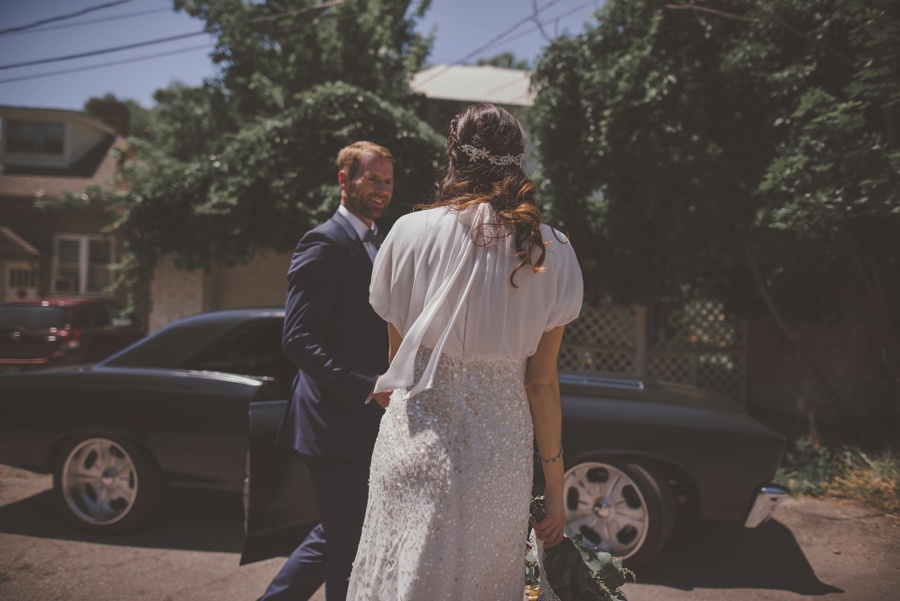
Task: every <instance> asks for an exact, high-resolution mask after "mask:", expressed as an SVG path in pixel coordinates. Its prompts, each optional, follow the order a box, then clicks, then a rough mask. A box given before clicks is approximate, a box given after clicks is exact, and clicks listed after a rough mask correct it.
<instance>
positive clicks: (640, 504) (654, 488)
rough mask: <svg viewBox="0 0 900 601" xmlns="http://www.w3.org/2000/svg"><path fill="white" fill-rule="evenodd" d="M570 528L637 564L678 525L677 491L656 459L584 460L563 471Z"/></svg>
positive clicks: (600, 547) (571, 534)
mask: <svg viewBox="0 0 900 601" xmlns="http://www.w3.org/2000/svg"><path fill="white" fill-rule="evenodd" d="M564 482H565V484H564V485H565V488H564V491H565V502H566V534H567V535H568V536H569V537H570V538H571V537H574V536H575V535H578V534H580V535H581V536H582V538H583V541H584V543H585V544H586V545H588V546H590V547H593V548H595V549H598V550H601V551H606V552H608V553H611V554H612V555H614V556H615V557H622V558H623V559H624V560H625V563H626V564H627V565H630V566H633V567H636V566H641V565H644V564H646V563H648V562H649V561H650V560H651V559H653V558H654V557H655V556H656V554H657V553H659V551H660V550H662V548H663V546H664V545H665V544H666V542H667V541H668V540H669V537H670V536H671V535H672V530H673V529H674V527H675V513H676V507H675V495H674V492H673V491H672V487H671V486H670V485H669V483H668V481H667V479H666V478H665V476H664V475H663V474H662V472H661V471H660V470H658V469H657V468H656V467H654V466H653V465H650V464H649V463H638V462H636V461H633V460H627V459H618V458H616V459H611V458H603V459H598V460H595V461H585V462H582V463H578V464H576V465H573V466H572V467H570V468H569V469H568V470H567V471H566V473H565V481H564Z"/></svg>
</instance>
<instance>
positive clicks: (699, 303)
mask: <svg viewBox="0 0 900 601" xmlns="http://www.w3.org/2000/svg"><path fill="white" fill-rule="evenodd" d="M655 312H656V315H655V319H654V320H653V321H654V328H653V332H651V336H652V343H651V345H652V348H655V349H659V350H663V349H672V350H674V349H685V348H691V349H696V348H734V347H736V346H743V342H744V341H743V328H742V327H739V324H738V323H737V321H736V320H735V319H734V318H733V317H732V316H730V315H728V314H727V313H725V309H724V308H723V306H722V303H719V302H716V301H708V300H693V301H690V302H687V303H685V304H684V305H678V306H672V305H663V304H661V305H659V306H657V307H655Z"/></svg>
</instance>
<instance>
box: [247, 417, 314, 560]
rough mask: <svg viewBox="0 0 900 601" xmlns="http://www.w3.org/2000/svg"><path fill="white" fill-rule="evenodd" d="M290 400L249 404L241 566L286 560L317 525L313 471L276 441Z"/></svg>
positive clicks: (297, 455) (298, 455)
mask: <svg viewBox="0 0 900 601" xmlns="http://www.w3.org/2000/svg"><path fill="white" fill-rule="evenodd" d="M286 404H287V401H285V400H282V401H264V402H258V403H251V405H250V431H249V438H250V440H249V447H248V453H247V477H246V480H245V481H244V529H245V536H244V548H243V551H242V553H241V565H244V564H247V563H252V562H255V561H262V560H263V559H269V558H270V557H278V556H287V555H290V554H291V552H293V550H294V549H295V548H296V547H297V545H298V544H299V543H300V541H302V540H303V538H304V537H305V536H306V534H307V533H308V532H309V531H310V530H311V529H312V528H313V526H315V525H316V524H317V523H318V521H319V512H318V509H317V507H316V503H315V498H314V497H313V493H312V482H311V480H310V475H309V468H308V467H307V466H306V464H305V463H304V462H303V460H302V459H301V457H300V454H299V453H297V452H296V451H294V450H293V449H291V448H288V447H284V446H281V445H278V444H276V443H275V435H276V434H277V432H278V427H279V425H280V424H281V418H282V416H283V415H284V410H285V406H286Z"/></svg>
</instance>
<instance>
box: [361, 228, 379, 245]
mask: <svg viewBox="0 0 900 601" xmlns="http://www.w3.org/2000/svg"><path fill="white" fill-rule="evenodd" d="M363 242H365V243H368V244H371V245H372V246H374V247H375V248H381V236H379V235H378V234H376V233H375V232H373V231H372V230H369V231H368V233H366V237H365V238H363Z"/></svg>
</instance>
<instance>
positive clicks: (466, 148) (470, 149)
mask: <svg viewBox="0 0 900 601" xmlns="http://www.w3.org/2000/svg"><path fill="white" fill-rule="evenodd" d="M460 149H461V150H462V151H463V152H464V153H466V154H467V155H468V156H469V158H470V159H471V160H473V161H488V162H489V163H490V164H491V165H518V166H519V167H521V166H522V163H524V162H525V153H522V154H517V155H515V156H513V155H511V154H504V155H503V156H502V157H501V156H495V155H493V154H491V153H490V151H489V150H486V149H484V148H475V147H474V146H471V145H469V144H462V145H460Z"/></svg>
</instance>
